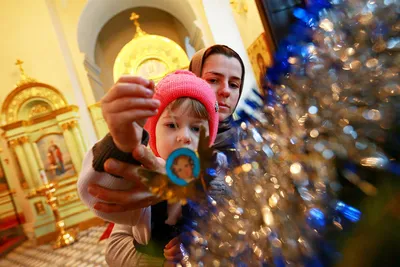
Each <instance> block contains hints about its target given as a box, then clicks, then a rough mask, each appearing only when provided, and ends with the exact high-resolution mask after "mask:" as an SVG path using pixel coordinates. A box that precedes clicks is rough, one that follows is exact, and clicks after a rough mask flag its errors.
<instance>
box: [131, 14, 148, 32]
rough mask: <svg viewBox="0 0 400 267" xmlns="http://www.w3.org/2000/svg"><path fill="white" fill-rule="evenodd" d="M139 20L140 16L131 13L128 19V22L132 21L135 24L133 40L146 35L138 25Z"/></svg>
mask: <svg viewBox="0 0 400 267" xmlns="http://www.w3.org/2000/svg"><path fill="white" fill-rule="evenodd" d="M139 18H140V16H139V15H138V14H136V13H135V12H132V14H131V17H130V18H129V19H130V20H132V21H133V23H134V24H135V27H136V33H135V36H134V38H136V37H140V36H143V35H146V32H145V31H143V30H142V29H141V28H140V24H139V21H138V19H139Z"/></svg>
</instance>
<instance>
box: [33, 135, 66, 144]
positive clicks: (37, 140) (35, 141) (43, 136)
mask: <svg viewBox="0 0 400 267" xmlns="http://www.w3.org/2000/svg"><path fill="white" fill-rule="evenodd" d="M53 134H56V135H63V133H62V132H51V133H45V134H44V135H42V136H40V137H39V138H38V139H36V140H34V141H33V143H37V142H39V141H40V140H41V139H43V138H45V137H46V136H49V135H53Z"/></svg>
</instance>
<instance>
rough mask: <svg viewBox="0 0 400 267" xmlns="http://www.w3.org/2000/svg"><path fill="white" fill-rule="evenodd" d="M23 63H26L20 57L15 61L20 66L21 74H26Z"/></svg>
mask: <svg viewBox="0 0 400 267" xmlns="http://www.w3.org/2000/svg"><path fill="white" fill-rule="evenodd" d="M22 64H24V62H23V61H22V60H20V59H17V61H16V62H15V65H16V66H19V70H20V71H21V75H22V76H24V75H25V71H24V69H23V68H22Z"/></svg>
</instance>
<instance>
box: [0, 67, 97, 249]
mask: <svg viewBox="0 0 400 267" xmlns="http://www.w3.org/2000/svg"><path fill="white" fill-rule="evenodd" d="M17 63H18V62H17ZM20 64H22V63H21V62H20ZM20 69H21V73H22V74H21V77H22V80H21V81H20V82H19V83H18V84H17V87H16V88H15V89H14V90H13V91H12V92H11V93H10V94H9V95H8V96H7V97H6V98H5V100H4V102H3V105H2V112H1V128H2V130H3V134H2V138H4V140H3V141H5V143H6V144H7V147H6V149H7V150H8V152H9V153H8V154H7V155H9V156H10V158H11V160H12V161H13V162H15V164H8V163H9V161H10V158H9V157H7V158H6V155H5V154H4V153H3V155H2V161H5V162H6V164H3V167H4V173H5V179H7V180H8V184H10V185H11V187H17V188H18V187H19V188H20V189H21V191H22V194H23V197H22V198H21V195H19V197H17V198H16V202H17V206H19V207H21V206H23V204H22V202H23V201H27V202H28V203H29V204H28V207H26V205H25V206H24V208H22V211H23V212H22V213H23V214H22V216H23V217H24V218H26V225H27V226H26V227H25V232H27V234H28V235H31V236H32V237H34V238H35V240H37V241H38V242H39V243H43V242H47V241H49V240H50V239H51V235H52V234H53V233H54V232H55V231H56V228H55V224H54V215H53V213H52V210H51V208H50V206H49V205H47V202H46V201H47V200H46V198H45V197H44V196H43V195H42V194H39V193H38V190H39V189H40V188H41V187H43V186H44V185H45V184H48V183H52V182H53V183H55V184H56V192H55V196H56V197H57V206H58V210H59V212H60V216H61V218H62V219H63V220H64V222H65V224H66V226H67V227H71V226H74V225H78V224H79V223H82V222H84V221H86V220H89V219H91V218H93V216H94V215H93V214H92V213H91V212H90V211H89V210H88V209H87V208H86V207H85V206H84V205H83V204H81V202H80V200H79V197H78V194H77V190H76V181H77V178H78V174H79V171H80V169H81V164H82V160H83V157H84V153H85V151H86V150H87V147H86V144H85V142H84V139H83V136H82V132H81V128H80V125H79V115H78V107H77V106H74V105H68V103H67V101H66V99H65V98H64V96H63V95H62V94H61V93H60V91H59V90H57V89H56V88H54V87H52V86H50V85H48V84H45V83H41V82H38V81H36V80H34V79H32V78H29V77H27V76H26V75H25V74H24V72H23V70H22V67H20ZM12 185H14V186H12ZM4 190H8V189H6V188H5V187H4V188H3V187H0V191H1V192H0V194H1V193H2V191H4ZM19 199H20V200H21V201H18V200H19ZM19 202H20V203H19ZM10 208H11V207H9V205H8V206H4V205H1V204H0V210H2V211H3V210H7V209H10ZM1 219H2V218H1V217H0V220H1Z"/></svg>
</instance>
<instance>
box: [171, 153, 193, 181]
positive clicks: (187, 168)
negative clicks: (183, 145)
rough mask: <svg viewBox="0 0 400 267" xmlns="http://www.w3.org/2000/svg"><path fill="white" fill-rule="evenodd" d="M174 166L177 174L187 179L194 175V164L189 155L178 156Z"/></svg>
mask: <svg viewBox="0 0 400 267" xmlns="http://www.w3.org/2000/svg"><path fill="white" fill-rule="evenodd" d="M172 168H174V172H175V173H176V176H178V177H179V178H181V179H183V180H185V181H188V180H190V179H192V177H193V166H192V164H190V160H189V158H188V157H180V158H178V159H177V160H176V163H175V164H174V165H173V166H172Z"/></svg>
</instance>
